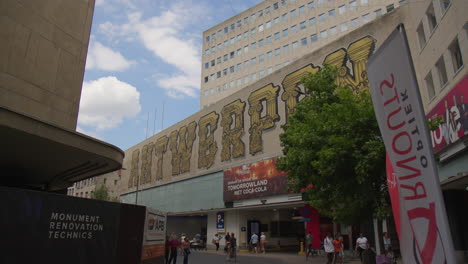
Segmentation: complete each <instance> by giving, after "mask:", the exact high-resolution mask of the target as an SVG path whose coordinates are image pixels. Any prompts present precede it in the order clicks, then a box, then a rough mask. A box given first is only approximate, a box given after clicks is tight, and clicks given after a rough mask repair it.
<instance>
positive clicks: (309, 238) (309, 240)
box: [305, 232, 314, 257]
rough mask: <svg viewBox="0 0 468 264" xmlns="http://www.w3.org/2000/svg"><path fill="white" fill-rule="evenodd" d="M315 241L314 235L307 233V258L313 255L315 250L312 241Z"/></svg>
mask: <svg viewBox="0 0 468 264" xmlns="http://www.w3.org/2000/svg"><path fill="white" fill-rule="evenodd" d="M313 240H314V236H313V235H312V233H311V232H309V233H307V235H306V237H305V241H306V251H307V253H306V254H307V257H308V256H309V254H312V253H313V249H312V241H313Z"/></svg>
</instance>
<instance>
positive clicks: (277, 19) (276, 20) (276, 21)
mask: <svg viewBox="0 0 468 264" xmlns="http://www.w3.org/2000/svg"><path fill="white" fill-rule="evenodd" d="M278 23H279V17H275V18H274V19H273V24H275V25H277V24H278Z"/></svg>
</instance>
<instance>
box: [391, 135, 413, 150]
mask: <svg viewBox="0 0 468 264" xmlns="http://www.w3.org/2000/svg"><path fill="white" fill-rule="evenodd" d="M402 136H406V137H407V138H408V142H409V144H408V148H407V149H404V150H401V149H398V148H397V146H396V144H395V143H396V141H397V140H398V139H399V138H400V137H402ZM412 147H413V142H412V141H411V136H410V135H409V134H408V132H406V131H402V132H400V133H398V134H397V135H396V136H395V137H394V138H393V140H392V149H393V150H394V151H395V152H396V153H397V154H400V155H405V154H408V153H410V152H411V148H412Z"/></svg>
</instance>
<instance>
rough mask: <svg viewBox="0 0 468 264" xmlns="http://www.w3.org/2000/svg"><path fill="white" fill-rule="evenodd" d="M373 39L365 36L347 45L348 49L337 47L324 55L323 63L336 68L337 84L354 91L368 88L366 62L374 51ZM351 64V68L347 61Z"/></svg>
mask: <svg viewBox="0 0 468 264" xmlns="http://www.w3.org/2000/svg"><path fill="white" fill-rule="evenodd" d="M374 47H375V40H374V39H373V38H372V37H370V36H366V37H364V38H362V39H360V40H358V41H356V42H353V43H351V44H350V45H349V46H348V51H346V50H345V49H339V50H337V51H335V52H333V53H332V54H330V55H328V56H327V57H325V60H324V61H323V64H330V65H333V66H336V67H337V68H338V80H337V83H338V84H339V85H343V86H348V87H350V88H351V89H353V90H354V91H359V90H361V89H369V80H368V79H367V71H366V63H367V60H368V59H369V56H370V55H371V54H372V52H373V51H374ZM348 60H349V62H350V63H351V65H352V70H353V72H352V74H351V69H350V68H349V67H348V66H347V62H348Z"/></svg>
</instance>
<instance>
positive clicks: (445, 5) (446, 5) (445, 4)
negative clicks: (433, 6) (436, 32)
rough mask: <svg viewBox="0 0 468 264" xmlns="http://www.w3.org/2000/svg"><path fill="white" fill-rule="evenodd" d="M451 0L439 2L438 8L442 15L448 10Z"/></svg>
mask: <svg viewBox="0 0 468 264" xmlns="http://www.w3.org/2000/svg"><path fill="white" fill-rule="evenodd" d="M450 1H451V0H439V2H440V8H441V9H442V14H443V13H445V11H446V10H447V9H448V8H449V6H450Z"/></svg>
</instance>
